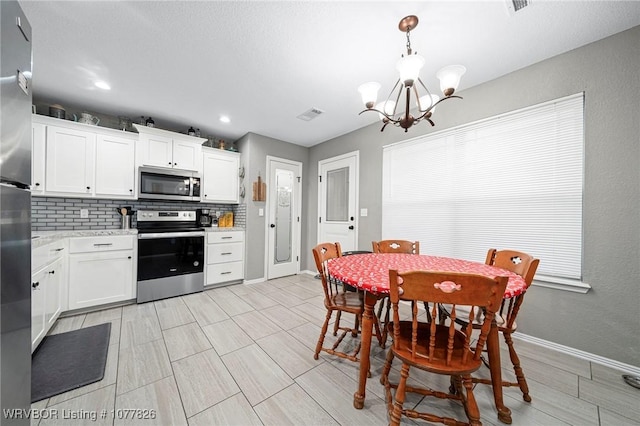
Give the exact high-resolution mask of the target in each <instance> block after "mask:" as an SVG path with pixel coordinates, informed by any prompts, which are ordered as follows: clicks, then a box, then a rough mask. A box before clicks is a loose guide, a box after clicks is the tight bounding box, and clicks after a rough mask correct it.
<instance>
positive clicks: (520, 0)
mask: <svg viewBox="0 0 640 426" xmlns="http://www.w3.org/2000/svg"><path fill="white" fill-rule="evenodd" d="M505 3H506V5H507V10H508V11H509V14H510V15H513V14H515V13H516V12H519V11H521V10H522V9H524V8H525V7H527V6H531V0H505Z"/></svg>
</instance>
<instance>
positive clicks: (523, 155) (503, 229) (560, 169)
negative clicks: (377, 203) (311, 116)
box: [382, 93, 584, 280]
mask: <svg viewBox="0 0 640 426" xmlns="http://www.w3.org/2000/svg"><path fill="white" fill-rule="evenodd" d="M583 110H584V97H583V94H582V93H580V94H578V95H573V96H569V97H566V98H562V99H558V100H555V101H551V102H546V103H544V104H539V105H535V106H533V107H529V108H526V109H522V110H518V111H514V112H511V113H507V114H502V115H499V116H496V117H492V118H489V119H485V120H482V121H480V122H475V123H471V124H468V125H464V126H461V127H457V128H454V129H448V130H445V131H442V132H438V133H435V134H430V135H427V136H423V137H419V138H416V139H412V140H409V141H405V142H400V143H397V144H394V145H389V146H386V147H384V148H383V172H382V175H383V194H382V238H383V239H387V238H400V239H408V240H418V241H420V249H421V252H422V253H424V254H431V255H437V256H448V257H457V258H462V259H468V260H475V261H480V262H483V261H484V259H485V255H486V252H487V249H489V248H497V249H514V250H520V251H524V252H527V253H529V254H531V255H533V256H535V257H538V258H539V259H540V266H539V268H538V274H539V275H545V276H550V277H558V278H564V279H570V280H580V279H581V275H582V274H581V272H582V263H581V261H582V188H583V175H584V173H583V168H584V166H583V163H584V161H583V160H584V155H583V150H584V130H583V128H584V123H583V121H584V120H583V116H584V114H583Z"/></svg>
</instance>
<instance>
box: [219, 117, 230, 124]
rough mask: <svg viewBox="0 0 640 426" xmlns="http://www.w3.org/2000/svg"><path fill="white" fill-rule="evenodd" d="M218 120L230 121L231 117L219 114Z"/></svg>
mask: <svg viewBox="0 0 640 426" xmlns="http://www.w3.org/2000/svg"><path fill="white" fill-rule="evenodd" d="M220 121H222V122H223V123H231V119H230V118H229V117H227V116H226V115H221V116H220Z"/></svg>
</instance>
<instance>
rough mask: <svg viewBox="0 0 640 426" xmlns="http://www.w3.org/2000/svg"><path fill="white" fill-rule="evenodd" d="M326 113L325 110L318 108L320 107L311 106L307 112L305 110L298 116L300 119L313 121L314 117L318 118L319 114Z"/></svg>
mask: <svg viewBox="0 0 640 426" xmlns="http://www.w3.org/2000/svg"><path fill="white" fill-rule="evenodd" d="M322 113H324V111H323V110H321V109H318V108H311V109H309V110H307V111H305V112H303V113H302V114H300V115H299V116H298V118H299V119H300V120H304V121H311V120H313V119H314V118H316V117H317V116H319V115H320V114H322Z"/></svg>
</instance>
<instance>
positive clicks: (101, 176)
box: [95, 134, 136, 199]
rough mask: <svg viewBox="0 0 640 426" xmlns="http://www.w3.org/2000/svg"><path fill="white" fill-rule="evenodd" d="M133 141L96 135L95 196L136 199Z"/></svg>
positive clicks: (134, 145) (134, 148)
mask: <svg viewBox="0 0 640 426" xmlns="http://www.w3.org/2000/svg"><path fill="white" fill-rule="evenodd" d="M135 153H136V144H135V140H133V139H129V138H123V137H118V136H111V135H102V134H99V135H98V139H97V141H96V191H95V193H96V196H104V197H113V198H122V199H126V198H136V187H135V182H136V179H135V177H136V173H135V169H136V164H135Z"/></svg>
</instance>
